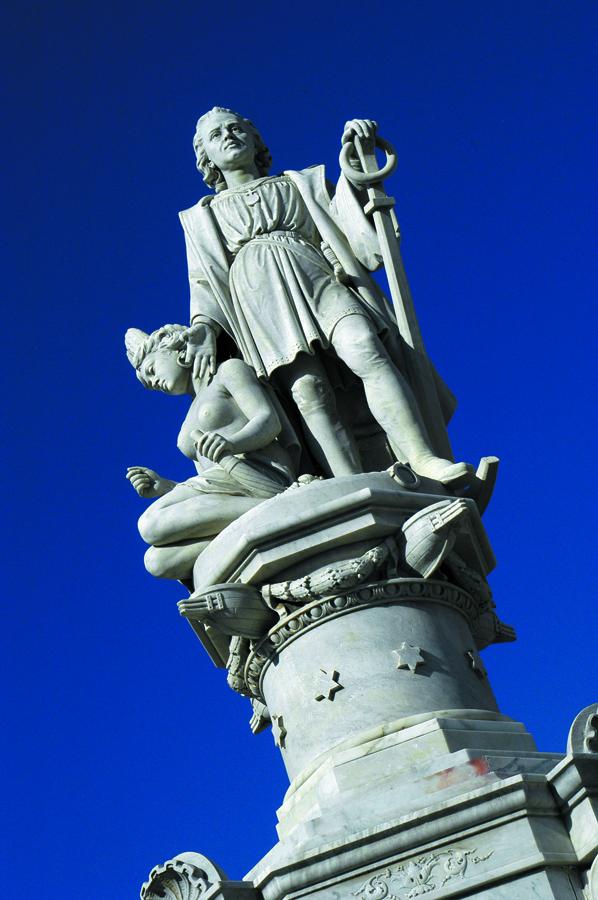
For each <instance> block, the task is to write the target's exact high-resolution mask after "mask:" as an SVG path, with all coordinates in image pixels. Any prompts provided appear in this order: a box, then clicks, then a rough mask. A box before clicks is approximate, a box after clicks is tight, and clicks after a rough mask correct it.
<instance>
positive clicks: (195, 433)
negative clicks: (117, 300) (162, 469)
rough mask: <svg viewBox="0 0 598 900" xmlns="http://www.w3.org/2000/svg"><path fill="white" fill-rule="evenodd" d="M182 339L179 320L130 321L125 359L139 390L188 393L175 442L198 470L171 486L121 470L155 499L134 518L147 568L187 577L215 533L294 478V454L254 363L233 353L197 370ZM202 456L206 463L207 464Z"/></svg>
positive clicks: (137, 469)
mask: <svg viewBox="0 0 598 900" xmlns="http://www.w3.org/2000/svg"><path fill="white" fill-rule="evenodd" d="M187 341H188V332H187V329H186V328H185V327H184V326H182V325H163V326H162V327H161V328H158V329H157V330H156V331H154V332H152V333H151V334H146V333H145V332H143V331H140V330H139V329H136V328H130V329H129V330H128V331H127V334H126V338H125V342H126V347H127V356H128V359H129V362H130V363H131V365H132V366H133V367H134V369H135V370H136V372H137V377H138V378H139V380H140V381H141V383H142V384H143V385H144V386H145V387H147V388H150V389H152V390H158V391H162V392H163V393H165V394H173V395H176V394H189V395H190V396H191V397H193V400H192V402H191V405H190V407H189V411H188V413H187V416H186V417H185V421H184V422H183V425H182V427H181V430H180V433H179V437H178V447H179V449H180V450H181V452H182V453H183V454H184V455H185V456H187V457H188V458H189V459H192V460H193V461H194V463H195V465H196V468H197V471H198V473H199V474H196V475H195V476H193V477H192V478H188V479H187V481H185V482H183V483H181V484H177V483H176V482H174V481H171V480H169V479H165V478H161V477H160V476H159V475H158V474H157V473H156V472H154V471H153V470H152V469H147V468H145V467H143V466H131V467H130V468H129V469H128V470H127V478H128V479H129V480H130V482H131V484H132V485H133V487H134V488H135V490H136V491H137V493H138V494H139V495H140V496H142V497H148V498H149V497H152V498H153V497H157V498H159V499H157V500H155V502H154V503H152V505H151V506H150V507H149V508H148V509H147V510H146V511H145V512H144V513H143V515H142V516H141V518H140V520H139V531H140V533H141V536H142V537H143V539H144V540H145V541H146V542H147V543H148V544H151V546H150V549H149V550H148V551H147V553H146V554H145V565H146V568H147V570H148V571H149V572H151V574H153V575H155V576H157V577H161V578H175V579H179V580H181V581H183V582H185V581H188V580H189V579H190V577H191V572H192V569H193V565H194V563H195V561H196V559H197V557H198V556H199V554H200V553H201V552H202V550H204V549H205V547H206V546H207V545H208V544H209V541H210V538H211V537H213V536H214V535H215V534H218V533H219V532H220V531H221V530H222V529H223V528H225V527H226V526H227V525H228V524H230V522H232V521H234V520H235V519H236V518H238V516H240V515H242V514H243V513H244V512H247V510H249V509H251V508H252V507H253V506H255V505H256V504H257V503H259V502H260V501H261V500H262V499H263V498H264V497H271V496H273V495H274V494H277V493H278V492H280V491H282V490H284V489H285V488H287V487H288V486H289V485H290V484H291V483H292V481H293V472H294V462H293V457H294V456H296V455H297V454H296V450H297V445H296V441H295V437H294V434H293V432H292V430H291V428H290V426H289V424H288V423H287V421H286V418H285V416H284V413H283V412H282V410H281V409H280V407H278V406H277V404H276V402H275V401H274V400H273V399H272V396H271V394H270V392H269V391H268V390H267V388H266V387H265V386H264V385H262V384H261V383H260V382H259V381H258V379H257V377H256V376H255V374H254V372H253V370H252V369H251V368H250V367H249V366H248V365H247V364H246V363H244V362H243V361H242V360H240V359H230V360H227V361H225V362H223V363H222V364H221V365H220V366H219V367H218V369H217V370H216V372H215V373H212V372H211V371H204V372H203V373H202V374H201V376H194V375H193V374H192V372H191V369H190V367H189V366H188V365H187V364H186V363H185V356H186V347H187ZM202 456H203V457H207V459H208V460H209V461H210V462H211V465H209V466H208V467H207V468H204V467H203V466H202V464H201V463H200V461H199V460H200V458H201V457H202Z"/></svg>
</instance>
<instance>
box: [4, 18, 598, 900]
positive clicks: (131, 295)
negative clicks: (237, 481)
mask: <svg viewBox="0 0 598 900" xmlns="http://www.w3.org/2000/svg"><path fill="white" fill-rule="evenodd" d="M596 9H597V8H596V5H595V4H594V3H590V2H588V3H584V2H576V0H562V2H553V0H543V2H536V0H523V2H521V0H518V2H500V3H498V2H496V3H480V2H479V0H471V2H469V0H456V2H451V3H449V2H430V0H401V2H399V3H390V2H386V3H381V4H378V7H376V5H375V4H374V5H373V6H372V5H370V6H364V4H363V3H349V4H347V3H340V2H339V3H331V4H327V3H324V4H323V6H322V5H320V4H318V5H316V4H306V5H301V4H293V5H292V6H291V4H288V3H287V4H283V3H273V2H270V0H262V2H260V3H253V4H247V3H239V2H236V0H233V2H232V3H230V2H229V3H227V4H224V3H221V4H219V3H212V4H199V3H197V2H186V0H178V2H176V3H172V4H168V3H166V2H157V0H146V2H143V3H142V2H133V0H131V2H119V3H115V2H110V0H103V2H101V3H100V2H85V0H84V2H81V0H79V2H65V0H56V2H53V3H39V2H25V0H22V2H20V3H18V4H17V3H13V4H12V9H10V7H9V9H8V11H7V12H5V13H4V17H3V29H2V30H3V32H4V40H5V43H6V46H5V48H4V49H3V51H2V58H3V61H4V62H5V64H6V63H8V82H7V83H8V96H7V113H5V119H4V123H3V124H4V126H5V127H4V129H3V132H4V137H3V141H2V151H3V154H5V161H4V165H3V174H4V175H5V182H6V186H7V194H8V206H7V211H6V212H5V214H4V223H5V232H6V233H7V237H8V243H7V245H6V247H7V252H6V257H5V260H4V265H3V270H2V271H3V288H4V295H5V301H4V347H3V355H2V359H3V366H2V374H3V375H4V376H6V384H5V387H4V389H3V397H4V399H5V402H6V404H7V406H8V414H7V417H6V422H7V427H6V437H7V439H8V442H9V443H10V450H9V456H8V460H7V463H6V468H5V475H4V477H5V479H6V482H5V488H4V493H5V495H8V496H7V500H8V505H7V512H8V514H5V516H4V525H5V526H6V528H5V535H4V536H3V539H2V543H3V546H4V547H5V548H6V550H7V553H6V562H5V565H4V571H5V574H4V582H5V584H6V581H7V577H8V582H9V583H8V589H7V590H6V591H5V597H6V599H5V606H4V620H5V626H4V627H3V629H2V632H3V637H4V638H5V648H4V650H3V654H2V655H3V659H4V661H5V672H6V676H5V677H6V680H7V682H8V684H9V685H10V687H11V691H10V694H9V697H8V704H7V709H6V711H5V712H4V713H3V716H2V721H3V724H4V726H5V737H4V740H3V750H4V751H5V752H6V755H7V771H8V791H7V792H5V796H6V793H8V807H7V808H8V817H7V819H8V826H9V827H8V829H7V831H8V847H7V850H8V856H7V862H8V864H9V865H10V871H11V872H12V873H15V874H16V877H17V879H18V884H19V891H20V894H19V896H22V897H23V898H29V897H31V898H33V897H37V896H38V893H39V890H40V884H43V893H44V897H45V898H46V900H54V898H56V900H58V898H60V897H63V896H64V895H65V891H66V893H67V894H69V896H70V895H71V894H72V895H73V896H78V897H84V898H85V900H107V898H108V897H134V896H136V893H137V891H138V885H139V884H140V882H141V881H142V880H143V879H144V878H145V876H146V874H147V872H148V871H149V869H150V868H151V867H152V866H153V865H154V864H155V863H158V862H161V861H162V860H164V859H166V858H167V857H168V856H170V855H171V854H173V853H175V852H178V851H181V850H188V849H196V850H199V851H201V852H204V853H206V854H207V855H209V856H211V857H213V858H214V859H215V860H216V861H217V862H218V863H220V864H221V865H222V866H223V867H224V868H225V869H226V870H227V871H228V872H229V874H230V875H231V877H237V878H238V877H241V876H242V875H243V874H244V872H245V871H246V870H247V869H249V868H250V867H251V866H252V865H253V863H254V862H255V861H256V860H257V859H258V858H259V857H260V856H261V855H262V854H263V853H264V852H265V851H266V850H267V849H268V848H269V847H270V846H271V845H272V843H273V842H274V840H275V834H274V818H275V816H274V811H275V809H276V807H277V806H278V805H279V803H280V801H281V799H282V795H283V792H284V790H285V776H284V773H283V769H282V764H281V762H280V760H279V759H278V756H277V751H275V749H274V746H273V743H272V739H271V737H270V734H269V732H266V733H264V734H262V735H260V736H258V737H253V736H252V735H251V734H250V731H249V728H248V726H247V720H248V718H249V715H250V709H249V706H248V703H247V701H245V700H242V699H241V698H239V697H238V696H237V695H235V694H233V693H232V692H231V691H230V690H229V689H228V688H227V686H226V683H225V677H224V675H223V673H222V672H219V671H217V670H215V669H214V668H213V667H212V664H211V663H210V662H209V660H208V658H207V656H206V655H205V653H204V652H203V650H202V648H201V646H200V645H199V643H198V642H197V641H196V639H195V638H194V637H193V635H192V633H191V631H190V629H189V628H188V626H187V625H186V624H185V623H184V622H183V621H182V620H181V619H180V618H179V616H178V614H177V611H176V607H175V601H176V600H177V599H179V597H180V596H181V589H180V588H178V587H177V586H176V585H173V584H169V583H162V582H157V581H154V580H152V579H151V578H150V576H149V575H147V574H146V573H145V571H144V569H143V565H142V553H143V545H142V543H141V541H140V538H139V537H138V535H137V531H136V518H137V516H138V515H139V513H140V512H141V510H142V508H143V507H144V503H143V501H142V500H140V499H139V498H138V497H137V495H136V494H135V493H134V492H133V491H132V489H131V488H130V486H129V484H128V483H127V482H126V481H125V479H124V471H125V468H126V466H127V465H133V464H138V465H148V466H151V467H153V468H156V469H158V470H159V471H160V472H162V473H163V474H165V475H166V476H170V477H174V478H178V477H180V478H181V479H182V478H185V477H187V476H188V474H189V471H190V470H189V464H188V462H187V461H186V460H185V459H183V457H181V456H180V455H179V454H178V452H177V450H176V446H175V440H176V434H177V431H178V423H179V421H180V418H181V416H182V412H183V405H182V403H181V402H179V401H178V400H177V399H174V398H167V397H162V396H160V395H156V394H153V393H150V392H144V391H143V389H142V388H141V386H140V385H139V384H138V382H137V381H136V379H135V377H134V375H133V372H132V371H131V370H130V367H129V365H128V363H127V361H126V359H125V356H124V352H123V343H122V341H123V333H124V331H125V329H126V328H127V327H128V326H131V325H134V326H138V327H141V328H144V329H146V330H151V329H152V328H154V327H157V326H158V325H160V324H162V323H163V322H172V321H181V322H184V321H185V320H186V317H187V314H188V313H187V310H188V307H187V287H186V268H185V258H184V246H183V237H182V233H181V230H180V226H179V223H178V220H177V215H176V213H177V211H178V210H179V209H181V208H184V207H186V206H189V205H191V204H192V203H193V202H195V200H196V199H197V198H198V197H199V196H200V195H201V194H203V193H204V188H203V184H202V182H201V179H200V178H199V176H198V174H197V173H196V171H195V168H194V159H193V154H192V150H191V139H192V135H193V130H194V124H195V120H196V118H197V117H198V115H199V114H201V113H203V112H204V111H205V110H206V109H208V108H209V107H211V106H212V105H214V104H219V105H225V106H232V107H233V108H236V109H238V110H240V111H241V112H243V113H244V114H245V115H248V116H249V117H251V118H252V119H254V120H255V121H256V123H257V124H258V125H259V126H260V128H261V130H262V132H263V133H264V135H265V136H266V138H267V141H268V143H269V146H270V148H271V150H272V152H273V155H274V167H275V171H279V170H282V169H283V168H294V167H303V166H306V165H309V164H312V163H316V162H325V163H326V164H327V166H328V167H329V170H330V173H331V174H332V173H335V172H336V171H337V155H338V149H339V138H340V134H341V130H342V126H343V123H344V122H345V120H346V119H348V118H352V117H354V116H367V117H371V118H375V119H377V120H378V121H379V122H380V124H381V132H382V133H383V135H384V136H386V137H387V138H389V139H390V140H392V141H393V142H394V143H395V144H396V146H397V148H398V151H399V156H400V168H399V170H398V172H397V174H396V175H395V176H394V177H393V179H392V180H391V181H390V182H389V184H388V189H389V190H390V191H391V192H392V193H394V194H395V195H396V197H397V199H398V214H399V219H400V221H401V224H402V229H403V234H404V245H403V247H404V255H405V260H406V266H407V271H408V274H409V277H410V280H411V284H412V289H413V293H414V297H415V300H416V304H417V309H418V313H419V316H420V320H421V324H422V328H423V331H424V335H425V338H426V341H427V344H428V348H429V351H430V354H431V355H432V356H433V358H434V360H435V362H436V364H437V367H438V368H439V370H440V371H441V372H442V374H443V375H444V376H445V378H446V380H447V381H448V382H449V384H450V385H451V387H452V388H453V390H454V391H455V392H456V393H457V395H458V397H459V400H460V407H459V410H458V412H457V415H456V417H455V420H454V423H453V426H452V435H453V442H454V445H455V447H456V449H457V451H458V454H459V456H463V457H466V458H468V459H471V460H475V459H477V458H478V457H479V456H480V455H482V454H488V453H495V454H497V455H499V456H500V457H501V459H502V461H503V462H502V470H501V474H500V480H499V484H498V487H497V490H496V493H495V497H494V499H493V502H492V505H491V507H490V509H489V511H488V513H487V516H486V525H487V528H488V530H489V533H490V537H491V540H492V542H493V545H494V548H495V551H496V555H497V557H498V560H499V565H498V568H497V570H496V572H495V573H494V574H493V575H492V577H491V581H492V586H493V589H494V591H495V597H496V601H497V604H498V608H499V612H500V614H501V616H502V618H503V619H504V620H505V621H507V622H509V623H512V624H513V625H515V626H516V628H517V629H518V632H519V642H518V643H516V644H514V645H503V646H499V647H496V648H490V649H489V650H488V651H487V652H486V653H485V660H486V664H487V667H488V669H489V672H490V677H491V680H492V683H493V686H494V689H495V692H496V694H497V697H498V700H499V703H500V705H501V708H502V710H503V712H505V713H507V714H509V715H511V716H513V717H514V718H516V719H520V720H523V721H524V722H525V723H526V724H527V726H528V727H529V729H530V730H531V731H532V732H533V733H534V734H535V736H536V738H537V740H538V743H539V746H540V747H541V748H542V749H546V750H562V749H564V745H565V741H566V735H567V730H568V727H569V724H570V722H571V720H572V719H573V717H574V716H575V714H576V713H577V712H578V711H579V710H580V709H581V708H582V707H583V706H585V705H587V704H588V703H590V702H592V701H594V700H596V690H595V687H596V659H597V654H596V615H595V602H596V600H595V597H596V591H595V581H596V576H595V568H594V567H593V565H592V546H593V544H594V532H595V519H596V514H595V504H596V492H595V489H594V488H595V482H596V477H597V475H596V472H597V468H596V448H595V438H596V429H595V426H594V415H595V403H594V398H595V389H593V386H594V383H595V379H594V377H593V376H594V366H593V365H592V363H593V359H592V356H593V353H592V351H593V349H594V346H595V341H594V335H595V330H596V315H595V309H594V308H595V296H596V288H595V284H596V274H597V273H596V268H595V264H593V263H592V257H593V252H594V250H595V246H594V245H595V236H596V228H595V225H596V221H595V218H596V202H595V201H596V197H595V194H594V196H592V192H593V187H594V186H595V184H596V171H595V161H596V158H597V157H598V147H597V146H596V132H595V123H596V72H595V69H594V68H593V59H594V57H595V55H596V37H597V30H598V29H597V17H596ZM24 872H25V873H27V874H25V875H24V876H23V874H22V873H24ZM10 877H12V876H10Z"/></svg>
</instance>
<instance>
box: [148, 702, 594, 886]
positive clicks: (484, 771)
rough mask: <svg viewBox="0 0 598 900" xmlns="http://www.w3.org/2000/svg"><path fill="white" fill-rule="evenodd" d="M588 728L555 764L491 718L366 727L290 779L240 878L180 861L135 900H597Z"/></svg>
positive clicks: (159, 870)
mask: <svg viewBox="0 0 598 900" xmlns="http://www.w3.org/2000/svg"><path fill="white" fill-rule="evenodd" d="M597 723H598V706H596V705H593V706H590V707H587V708H586V709H585V710H583V711H582V712H581V713H580V714H579V716H578V717H577V718H576V720H575V722H574V723H573V726H572V728H571V732H570V736H569V743H568V752H567V754H566V755H564V756H561V755H558V754H550V753H541V752H538V751H537V750H536V749H535V747H534V744H533V740H532V738H531V736H530V735H529V734H528V733H527V732H526V731H525V729H524V727H523V726H522V725H521V724H520V723H518V722H513V721H511V720H509V719H507V718H506V717H504V716H500V715H498V714H495V713H491V712H489V711H485V712H482V711H477V712H476V711H474V710H461V711H457V710H452V711H448V710H447V711H445V712H444V713H442V714H440V713H439V714H437V715H436V716H433V717H431V718H430V717H428V718H426V719H425V720H424V721H417V722H414V721H413V720H412V719H411V720H402V721H400V722H395V723H392V724H390V725H386V726H381V727H380V728H379V729H370V730H369V731H368V732H367V733H364V734H362V735H361V736H360V739H351V740H350V741H347V742H345V743H344V744H343V745H338V746H337V747H336V748H335V749H334V750H333V751H332V752H331V753H330V754H328V755H327V756H325V757H324V758H322V759H320V760H319V761H315V762H314V765H313V766H312V767H311V768H310V769H308V770H304V771H303V772H302V773H301V776H299V777H298V778H297V779H295V781H294V782H293V783H292V784H291V786H290V787H289V790H288V791H287V795H286V797H285V799H284V802H283V804H282V806H281V808H280V810H279V825H278V832H279V838H280V840H279V842H278V844H276V846H275V847H274V848H273V849H272V850H271V851H270V852H269V853H268V854H266V856H265V857H264V858H263V859H262V860H260V862H259V863H258V864H257V865H256V866H255V867H254V868H253V869H252V871H251V872H249V873H248V874H247V876H246V877H245V879H243V880H242V881H229V880H228V879H227V878H226V876H225V875H224V873H223V872H222V871H221V870H220V869H218V867H216V866H214V865H213V864H212V863H210V861H209V860H207V859H206V858H205V857H201V856H199V854H181V855H180V856H179V857H175V858H174V859H173V860H169V861H168V862H167V863H164V864H163V865H162V866H158V867H156V868H155V869H154V870H153V871H152V873H151V874H150V880H149V881H148V882H147V883H146V884H145V885H144V886H143V889H142V894H141V896H142V900H158V898H163V897H165V896H172V897H179V896H180V897H184V898H185V900H291V898H293V900H295V898H299V897H308V896H309V897H310V898H314V900H353V898H357V900H414V898H419V897H423V896H425V897H426V900H428V898H429V900H440V898H448V897H453V898H457V897H460V898H477V900H598V857H597V852H598V753H597V752H594V751H595V750H596V740H597V739H596V724H597ZM167 889H170V891H171V893H170V894H169V893H165V891H166V890H167Z"/></svg>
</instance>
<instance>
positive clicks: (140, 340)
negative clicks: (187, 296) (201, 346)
mask: <svg viewBox="0 0 598 900" xmlns="http://www.w3.org/2000/svg"><path fill="white" fill-rule="evenodd" d="M187 330H188V328H187V327H186V326H185V325H162V326H161V327H160V328H157V329H156V330H155V331H152V333H151V334H146V332H145V331H141V330H140V329H139V328H129V329H128V330H127V333H126V334H125V346H126V348H127V357H128V359H129V362H130V363H131V365H132V366H133V368H134V369H135V370H136V372H137V377H138V378H139V379H140V381H142V380H143V379H142V378H141V377H140V374H139V369H140V367H141V364H142V362H143V360H144V359H145V358H146V356H148V355H149V354H150V353H153V352H154V351H155V350H175V351H176V352H177V353H178V354H179V359H178V361H179V365H181V366H183V367H185V361H184V351H185V350H186V348H187V339H188V338H187V334H186V332H187Z"/></svg>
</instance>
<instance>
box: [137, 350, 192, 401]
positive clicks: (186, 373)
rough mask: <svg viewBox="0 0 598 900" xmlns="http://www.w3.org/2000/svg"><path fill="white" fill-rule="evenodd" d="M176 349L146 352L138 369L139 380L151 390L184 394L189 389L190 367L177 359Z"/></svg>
mask: <svg viewBox="0 0 598 900" xmlns="http://www.w3.org/2000/svg"><path fill="white" fill-rule="evenodd" d="M179 352H180V351H178V350H154V351H153V352H152V353H148V355H147V356H146V357H145V359H144V360H143V362H142V363H141V365H140V366H139V369H138V374H139V378H140V379H141V381H142V382H143V383H144V384H145V385H146V386H147V387H148V388H151V389H152V390H153V391H162V392H163V393H165V394H186V393H187V392H188V390H189V378H190V372H191V370H190V369H185V368H183V366H181V365H180V363H179V361H178V355H179Z"/></svg>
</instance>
